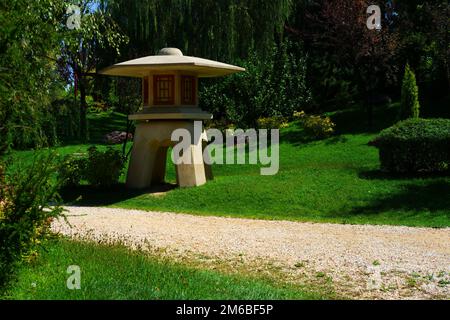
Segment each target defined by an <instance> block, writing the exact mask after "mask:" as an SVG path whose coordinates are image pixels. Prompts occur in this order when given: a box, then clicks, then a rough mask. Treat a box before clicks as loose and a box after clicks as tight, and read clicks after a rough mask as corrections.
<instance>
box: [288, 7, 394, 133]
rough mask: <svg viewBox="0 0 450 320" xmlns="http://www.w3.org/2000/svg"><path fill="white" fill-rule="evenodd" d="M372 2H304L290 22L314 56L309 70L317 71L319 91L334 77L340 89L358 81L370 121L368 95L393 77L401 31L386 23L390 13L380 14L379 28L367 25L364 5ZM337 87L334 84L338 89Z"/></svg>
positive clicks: (294, 35)
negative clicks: (380, 26)
mask: <svg viewBox="0 0 450 320" xmlns="http://www.w3.org/2000/svg"><path fill="white" fill-rule="evenodd" d="M370 4H371V3H370V2H369V1H366V0H325V1H322V2H312V4H311V5H308V6H306V7H304V5H302V7H301V9H302V10H304V11H305V12H304V13H302V14H301V17H300V18H296V19H291V20H290V21H289V24H288V25H287V26H286V30H287V32H288V34H289V35H290V36H291V37H292V38H293V39H298V40H300V41H303V42H304V43H305V48H306V50H307V51H308V53H309V56H310V57H311V63H310V66H312V67H313V68H312V69H311V70H310V73H312V74H313V76H311V78H312V79H311V81H313V82H315V83H316V85H315V91H316V92H315V95H316V96H318V95H324V94H325V93H324V89H325V86H326V85H329V83H330V82H336V81H335V79H334V78H336V79H337V80H339V81H340V82H341V85H340V87H338V89H341V88H345V87H349V88H350V87H351V86H348V82H350V83H351V84H353V85H355V86H356V87H357V89H358V93H359V97H358V98H359V100H360V101H362V102H363V104H364V105H366V106H368V108H367V114H368V123H369V126H371V125H372V121H373V120H372V118H373V116H372V112H373V110H372V107H371V105H370V104H367V98H368V97H369V96H370V95H372V94H374V93H375V92H376V91H378V90H383V89H385V87H386V86H387V85H389V84H392V83H395V81H396V73H397V69H396V63H395V58H396V52H397V49H398V40H397V37H398V35H397V33H396V32H395V30H392V29H391V28H390V27H388V26H389V24H390V22H391V21H390V18H389V17H388V18H386V17H385V18H384V19H383V20H382V28H381V30H369V29H368V28H367V27H366V22H367V19H368V17H369V15H368V14H367V13H366V11H367V8H368V7H369V5H370ZM382 9H384V7H383V8H382ZM325 59H326V60H325ZM328 76H330V77H332V79H328V78H327V77H328ZM329 80H330V81H329ZM350 89H351V88H350ZM349 91H350V90H349ZM338 92H339V90H333V93H334V94H338ZM331 98H332V97H331Z"/></svg>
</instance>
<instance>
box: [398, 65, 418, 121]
mask: <svg viewBox="0 0 450 320" xmlns="http://www.w3.org/2000/svg"><path fill="white" fill-rule="evenodd" d="M419 115H420V103H419V88H418V87H417V83H416V76H415V74H414V72H413V71H412V70H411V68H410V67H409V65H408V64H407V65H406V68H405V75H404V76H403V83H402V97H401V104H400V120H405V119H408V118H414V119H417V118H419Z"/></svg>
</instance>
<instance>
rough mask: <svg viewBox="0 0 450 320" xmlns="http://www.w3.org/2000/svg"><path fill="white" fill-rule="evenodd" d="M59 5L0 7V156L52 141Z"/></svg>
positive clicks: (16, 0)
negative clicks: (52, 106)
mask: <svg viewBox="0 0 450 320" xmlns="http://www.w3.org/2000/svg"><path fill="white" fill-rule="evenodd" d="M62 8H63V1H58V0H54V1H51V0H42V1H28V0H11V1H1V2H0V25H1V26H2V32H1V33H0V137H1V138H0V154H1V153H2V152H4V151H5V150H6V149H7V148H8V147H10V146H14V147H17V148H25V147H34V146H36V145H43V144H46V143H47V142H50V141H49V140H54V139H55V137H54V134H53V131H54V130H53V129H54V128H53V123H52V119H53V117H52V112H51V110H50V105H51V102H52V97H51V92H52V91H53V89H54V86H55V84H56V83H57V80H58V77H57V72H56V69H55V63H54V61H55V59H56V55H57V52H58V47H59V45H58V44H59V37H58V30H57V25H58V22H59V19H60V17H61V12H62Z"/></svg>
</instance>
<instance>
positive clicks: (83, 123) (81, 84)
mask: <svg viewBox="0 0 450 320" xmlns="http://www.w3.org/2000/svg"><path fill="white" fill-rule="evenodd" d="M77 75H78V88H79V90H80V138H81V140H82V141H87V140H88V127H87V117H86V114H87V103H86V83H85V78H84V75H83V74H82V72H81V71H80V70H77Z"/></svg>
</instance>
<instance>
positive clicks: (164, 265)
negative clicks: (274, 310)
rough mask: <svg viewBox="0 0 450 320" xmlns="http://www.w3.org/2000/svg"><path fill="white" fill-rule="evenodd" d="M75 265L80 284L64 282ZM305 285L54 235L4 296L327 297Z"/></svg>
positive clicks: (62, 297)
mask: <svg viewBox="0 0 450 320" xmlns="http://www.w3.org/2000/svg"><path fill="white" fill-rule="evenodd" d="M70 265H77V266H79V267H80V270H81V289H80V290H69V289H67V286H66V281H67V278H68V277H69V276H70V275H69V274H67V268H68V267H69V266H70ZM334 297H335V296H334V294H332V293H315V292H312V291H309V290H308V289H307V288H305V287H299V286H295V285H288V284H282V283H275V282H274V281H272V280H267V279H258V278H254V277H248V276H242V275H230V274H223V273H219V272H217V271H206V270H200V269H198V268H194V267H191V266H187V265H183V264H178V263H173V262H169V261H167V260H164V259H162V258H156V257H149V256H146V255H144V254H141V253H138V252H132V251H130V250H128V249H126V248H124V247H120V246H114V247H113V246H100V245H96V244H90V243H80V242H72V241H67V240H58V241H54V242H52V243H51V244H50V245H48V246H46V250H45V252H43V255H42V256H40V258H39V259H38V260H37V262H35V263H34V264H32V265H31V266H29V265H25V266H24V267H22V269H20V271H19V274H18V280H17V282H16V283H14V285H13V286H12V289H11V290H10V292H9V293H8V296H7V297H4V298H7V299H19V300H22V299H39V300H46V299H50V300H54V299H58V300H60V299H62V300H65V299H69V300H77V299H80V300H85V299H89V300H97V299H102V300H103V299H111V300H114V299H120V300H123V299H133V300H139V299H152V300H154V299H161V300H172V299H188V300H198V299H220V300H222V299H225V300H230V299H242V300H244V299H269V300H272V299H329V298H334Z"/></svg>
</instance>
